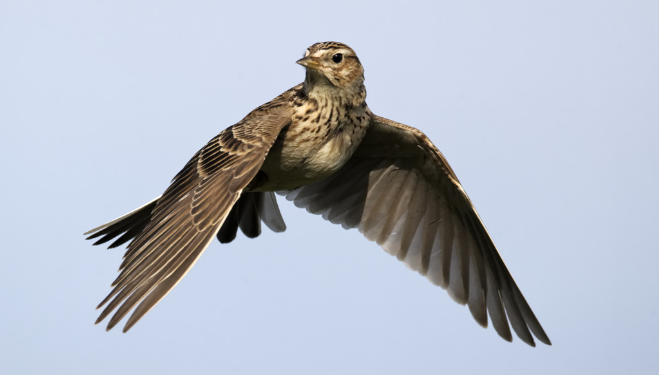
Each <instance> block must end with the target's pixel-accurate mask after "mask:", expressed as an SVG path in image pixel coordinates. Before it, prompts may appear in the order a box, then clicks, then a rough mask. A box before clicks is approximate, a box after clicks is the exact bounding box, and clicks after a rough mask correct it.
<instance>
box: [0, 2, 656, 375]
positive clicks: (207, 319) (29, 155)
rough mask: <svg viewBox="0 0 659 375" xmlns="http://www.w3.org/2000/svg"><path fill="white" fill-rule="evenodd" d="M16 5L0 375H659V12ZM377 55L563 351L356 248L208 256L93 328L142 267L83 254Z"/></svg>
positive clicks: (10, 40)
mask: <svg viewBox="0 0 659 375" xmlns="http://www.w3.org/2000/svg"><path fill="white" fill-rule="evenodd" d="M104 3H105V4H102V3H101V2H88V1H67V2H53V1H11V2H10V1H2V2H0V142H1V144H2V148H1V151H0V170H1V171H2V174H3V176H4V177H3V179H2V181H3V183H2V187H0V191H1V193H2V196H3V209H2V215H0V234H1V238H2V239H1V241H0V248H1V249H2V255H3V260H2V262H1V263H0V301H1V303H2V305H0V373H3V374H44V373H49V374H133V373H158V374H187V373H224V374H263V373H267V374H370V373H373V374H375V373H377V374H405V373H418V374H455V373H458V372H460V373H466V374H470V373H505V374H528V373H537V374H556V373H579V374H583V373H598V374H607V373H635V374H648V373H652V372H653V370H654V371H656V369H657V368H658V367H659V359H658V357H657V348H658V346H657V337H658V336H659V325H658V324H657V321H658V320H659V299H658V297H659V293H658V292H657V290H658V288H659V274H658V273H657V264H658V263H659V255H658V254H659V252H658V251H657V247H658V245H657V244H658V242H659V241H657V233H658V232H659V231H658V229H657V227H658V220H657V212H658V211H659V199H658V198H657V191H659V178H658V173H657V165H658V162H659V150H658V146H657V145H658V143H659V129H658V127H659V68H658V67H659V42H658V41H659V2H656V1H616V2H613V1H544V2H528V1H497V2H491V1H488V2H486V1H479V2H477V1H460V2H454V1H451V2H449V1H434V2H430V1H428V2H415V1H406V2H404V5H400V4H399V3H398V2H385V1H380V2H372V3H360V2H353V1H337V0H333V1H326V2H322V3H321V2H318V3H314V2H310V1H299V2H261V3H248V2H243V3H238V2H231V3H230V4H223V2H219V1H218V2H210V1H206V2H204V1H199V2H173V1H152V2H133V1H114V2H104ZM325 40H336V41H341V42H344V43H346V44H348V45H350V46H351V47H353V48H354V49H355V51H357V53H358V55H359V57H360V59H361V61H362V63H363V64H364V66H365V69H366V86H367V89H368V103H369V106H370V108H371V109H372V110H373V111H374V112H375V113H377V114H379V115H382V116H385V117H389V118H391V119H394V120H396V121H400V122H403V123H406V124H409V125H413V126H415V127H418V128H420V129H421V130H423V131H424V132H425V133H426V134H427V135H428V136H429V137H430V139H432V140H433V141H434V143H435V144H436V145H437V146H438V147H439V148H440V149H441V150H442V151H443V153H444V154H445V156H446V157H447V158H448V160H449V162H450V163H451V165H452V166H453V168H454V170H455V171H456V173H457V175H458V177H459V178H460V180H461V181H462V183H463V185H464V187H465V189H466V191H467V192H468V193H469V195H470V197H471V199H472V201H473V202H474V203H475V205H476V207H477V208H478V210H479V212H480V214H481V217H482V218H483V220H484V222H485V224H486V225H487V227H488V229H489V231H490V233H491V235H492V237H493V238H494V241H495V243H496V244H497V246H498V247H499V249H500V251H501V253H502V255H503V257H504V259H505V261H506V263H507V264H508V266H509V268H510V269H511V271H512V273H513V275H514V277H515V279H516V280H517V282H518V284H519V285H520V287H521V289H522V291H523V292H524V294H525V296H526V297H527V299H528V301H529V303H530V304H531V306H532V308H533V309H534V311H535V312H536V314H537V316H538V318H539V319H540V321H541V323H542V324H543V326H544V327H545V329H546V331H547V333H548V334H549V337H550V338H551V339H552V341H553V343H554V345H553V346H551V347H547V346H544V345H541V344H540V346H539V347H538V348H535V349H532V348H530V347H528V346H526V345H525V344H523V343H522V342H521V341H520V340H519V339H517V338H515V340H514V342H513V343H512V344H510V343H507V342H505V341H503V340H501V339H500V338H499V337H498V336H497V335H496V333H495V332H494V330H493V329H492V328H489V329H487V330H485V329H482V328H480V327H479V326H478V325H477V324H476V323H475V322H474V321H473V319H472V318H471V316H470V314H469V311H468V309H467V308H465V307H463V306H459V305H457V304H455V303H454V302H453V301H452V300H451V299H450V298H449V297H448V296H447V295H446V292H444V291H443V290H441V289H439V288H437V287H435V286H433V285H431V284H430V283H429V282H427V281H426V280H425V279H424V278H422V277H420V276H418V275H417V274H416V273H413V272H411V271H409V270H407V269H406V267H404V266H403V265H402V264H400V263H399V262H398V261H396V260H395V258H392V257H390V256H388V255H387V254H386V253H385V252H384V251H383V250H381V249H380V248H379V247H378V246H377V245H376V244H374V243H371V242H368V241H366V240H364V239H363V238H362V237H361V235H360V234H359V233H358V232H356V231H351V232H349V231H344V230H343V229H341V228H340V227H337V226H333V225H331V224H329V223H327V222H325V221H323V220H322V219H321V218H320V217H315V216H312V215H309V214H307V213H306V212H304V211H302V210H299V209H297V208H295V207H294V206H293V205H292V204H290V203H289V202H285V201H281V200H280V206H281V208H282V211H283V214H284V216H285V220H286V222H287V224H288V230H287V232H286V233H283V234H274V233H271V232H268V231H267V230H266V231H265V233H264V234H263V235H262V236H261V237H260V238H258V239H256V240H247V239H245V238H244V237H240V238H239V239H238V240H237V241H235V242H234V243H232V244H230V245H220V244H219V243H218V242H214V243H212V244H211V246H210V248H209V249H208V251H207V252H206V253H205V254H204V255H203V256H202V257H201V259H200V261H199V262H198V263H197V265H196V266H195V267H194V268H193V270H192V271H191V272H190V273H189V274H188V276H187V277H186V278H185V279H184V281H183V282H182V283H181V284H180V285H179V286H178V287H177V288H176V289H175V290H174V291H173V292H172V293H171V294H170V295H169V296H168V297H167V298H166V299H165V300H163V302H162V303H160V304H159V305H158V306H157V307H156V308H155V309H154V310H153V311H151V312H150V313H149V314H148V315H147V316H146V317H145V318H144V319H143V320H142V321H141V322H140V323H139V324H138V325H136V326H135V327H134V328H133V329H132V330H131V331H130V332H129V333H128V334H123V333H121V331H120V330H119V329H117V330H113V331H111V332H109V333H107V332H105V330H104V326H94V325H93V322H94V320H95V319H96V316H97V311H95V310H94V307H95V306H96V304H97V303H98V302H100V300H101V299H102V298H103V297H105V295H106V294H107V293H108V292H109V291H110V287H109V285H110V282H111V281H112V280H113V279H114V277H115V276H116V269H117V267H118V265H119V263H120V258H121V256H122V255H123V250H122V249H114V250H111V251H108V250H105V249H104V248H101V247H92V246H91V243H90V242H89V241H84V239H83V236H82V233H83V232H84V231H86V230H88V229H90V228H92V227H94V226H96V225H99V224H102V223H104V222H106V221H108V220H111V219H113V218H115V217H117V216H120V215H122V214H124V213H126V212H128V211H130V210H132V209H134V208H136V207H138V206H140V205H142V204H143V203H145V202H147V201H149V200H151V199H152V198H154V197H156V196H157V195H159V194H161V192H162V191H163V190H164V189H165V188H166V186H167V184H168V182H169V181H170V179H171V178H172V177H173V176H174V174H175V173H176V172H177V171H178V170H179V169H180V168H181V167H182V166H183V165H184V164H185V162H186V161H187V160H188V159H189V158H190V157H191V156H192V155H193V154H194V153H195V152H196V151H197V150H198V149H199V148H200V147H201V146H203V145H204V144H205V143H206V142H207V141H208V140H209V139H210V138H211V137H213V136H214V135H216V134H217V133H219V132H220V131H221V130H222V129H224V128H225V127H227V126H229V125H231V124H233V123H235V122H237V121H238V120H240V119H241V118H242V117H243V116H244V115H245V114H247V113H248V112H249V111H250V110H251V109H253V108H255V107H257V106H258V105H260V104H262V103H263V102H265V101H268V100H270V99H272V98H273V97H275V96H276V95H278V94H279V93H281V92H283V91H284V90H286V89H288V88H289V87H291V86H293V85H295V84H297V83H299V82H301V81H302V79H303V77H304V72H303V68H302V67H300V66H298V65H296V64H295V60H297V59H298V58H300V57H301V56H302V54H303V53H304V50H305V49H306V48H307V47H308V46H309V45H311V44H312V43H314V42H318V41H325Z"/></svg>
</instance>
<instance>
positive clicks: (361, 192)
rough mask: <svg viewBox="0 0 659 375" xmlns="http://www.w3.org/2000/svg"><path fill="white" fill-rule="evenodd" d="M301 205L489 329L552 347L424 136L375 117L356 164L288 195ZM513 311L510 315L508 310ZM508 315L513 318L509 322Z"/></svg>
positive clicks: (355, 157)
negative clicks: (355, 232) (390, 258)
mask: <svg viewBox="0 0 659 375" xmlns="http://www.w3.org/2000/svg"><path fill="white" fill-rule="evenodd" d="M286 198H287V199H289V200H292V201H294V203H295V205H296V206H298V207H304V208H306V209H307V210H308V211H309V212H311V213H314V214H321V215H322V216H323V218H325V219H326V220H329V221H330V222H332V223H335V224H341V225H342V226H343V227H344V228H346V229H348V228H358V229H359V231H360V232H361V233H363V234H364V236H365V237H366V238H367V239H369V240H371V241H376V242H377V243H378V244H379V245H380V246H382V247H383V248H384V249H385V250H386V251H387V252H388V253H389V254H391V255H395V256H396V257H397V258H398V259H399V260H401V261H403V262H404V263H405V264H406V265H407V266H408V267H409V268H411V269H412V270H415V271H418V272H419V273H420V274H421V275H424V276H426V277H427V278H428V279H429V280H430V281H431V282H433V283H434V284H436V285H439V286H441V287H442V288H444V289H447V290H448V293H449V295H450V296H451V297H452V298H453V299H454V300H455V301H456V302H458V303H460V304H463V305H464V304H467V305H468V306H469V310H470V311H471V313H472V315H473V317H474V319H475V320H476V321H477V322H478V323H479V324H481V325H482V326H484V327H487V311H489V314H490V317H491V319H492V325H493V326H494V328H495V330H496V331H497V333H498V334H499V335H500V336H501V337H503V338H504V339H506V340H507V341H511V340H512V335H511V333H510V328H509V326H508V320H510V323H511V324H512V326H513V329H514V330H515V332H516V333H517V335H518V336H519V337H520V338H521V339H522V340H523V341H524V342H526V343H527V344H529V345H531V346H535V343H534V341H533V337H532V336H531V333H530V332H529V329H530V331H531V332H533V334H534V335H535V336H536V337H537V338H538V339H539V340H540V341H542V342H543V343H545V344H547V345H551V342H550V341H549V338H548V337H547V335H546V334H545V332H544V330H543V329H542V326H541V325H540V323H539V322H538V320H537V319H536V317H535V315H534V314H533V312H532V311H531V308H530V307H529V305H528V303H527V302H526V300H525V299H524V297H523V296H522V293H521V292H520V290H519V288H518V287H517V285H516V284H515V281H514V280H513V278H512V276H511V275H510V272H509V271H508V269H507V268H506V265H505V264H504V262H503V260H502V259H501V256H500V255H499V252H498V251H497V249H496V247H495V246H494V243H493V242H492V239H491V238H490V236H489V234H488V233H487V230H486V229H485V226H484V225H483V223H482V222H481V220H480V218H479V216H478V213H477V212H476V209H475V208H474V206H473V205H472V203H471V201H470V200H469V197H467V194H466V193H465V191H464V190H463V189H462V186H461V185H460V182H459V181H458V179H457V177H456V176H455V173H454V172H453V170H452V169H451V167H450V166H449V164H448V163H447V161H446V159H445V158H444V156H443V155H442V154H441V153H440V152H439V150H438V149H437V148H436V147H435V146H434V145H433V144H432V143H431V142H430V140H428V138H427V137H426V136H425V135H424V134H423V133H422V132H421V131H419V130H417V129H415V128H412V127H409V126H407V125H403V124H399V123H396V122H394V121H391V120H388V119H385V118H382V117H379V116H373V120H372V121H371V124H370V127H369V130H368V132H367V134H366V136H365V138H364V140H363V141H362V143H361V144H360V146H359V148H358V149H357V150H356V152H355V154H354V155H353V157H352V158H351V159H350V161H349V162H348V163H347V164H346V165H345V166H344V167H343V168H342V169H341V170H340V171H338V172H337V173H336V174H334V175H333V176H331V177H329V178H327V179H326V180H323V181H320V182H317V183H314V184H311V185H307V186H303V187H300V188H298V189H295V190H293V191H291V192H287V195H286ZM504 309H505V310H504ZM506 314H507V316H508V317H507V318H506Z"/></svg>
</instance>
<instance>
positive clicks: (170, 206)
mask: <svg viewBox="0 0 659 375" xmlns="http://www.w3.org/2000/svg"><path fill="white" fill-rule="evenodd" d="M282 96H283V95H282ZM281 98H282V97H278V98H276V99H275V100H274V101H272V102H270V103H269V104H268V105H265V106H262V107H259V108H257V109H256V110H255V111H254V112H252V113H251V114H250V115H248V116H247V117H245V119H243V120H242V121H241V122H239V123H237V124H236V125H233V126H232V127H230V128H228V129H226V130H224V131H223V132H222V133H220V134H219V135H218V136H216V137H215V138H213V139H212V140H211V141H210V142H208V144H207V145H206V146H204V147H203V148H202V149H201V150H200V151H199V152H197V153H196V154H195V155H194V156H193V157H192V159H190V161H189V162H188V163H187V164H186V165H185V167H184V168H183V170H181V171H180V172H179V173H178V174H177V175H176V177H174V179H173V181H172V183H171V185H170V186H169V188H168V189H167V190H166V191H165V193H164V194H163V195H162V197H160V198H159V199H158V200H157V202H156V201H154V202H151V203H149V204H148V205H147V206H149V205H150V206H153V207H150V206H149V207H147V208H149V209H152V212H151V218H150V220H149V221H148V222H147V223H136V225H135V226H138V225H137V224H139V226H141V227H142V228H143V229H141V232H140V233H139V234H138V235H137V236H136V237H135V238H134V239H133V240H132V241H131V242H130V243H129V245H128V250H127V251H126V254H125V255H124V260H123V263H122V264H121V267H120V270H121V273H120V274H119V277H117V279H116V280H115V281H114V283H113V284H112V286H113V287H114V289H113V290H112V292H110V294H109V295H108V296H107V297H106V298H105V299H104V300H103V301H102V302H101V304H100V305H99V306H98V307H99V308H100V307H102V306H103V305H105V304H106V303H107V306H106V307H105V309H104V310H103V312H102V313H101V315H100V316H99V318H98V320H97V321H96V323H99V322H100V321H102V320H103V319H104V318H105V317H106V316H108V315H109V314H110V313H112V311H114V310H115V309H116V308H117V307H118V310H117V311H116V312H115V313H114V315H113V316H112V319H110V322H109V323H108V327H107V329H108V330H109V329H111V328H112V327H114V326H115V325H116V324H117V323H118V322H119V321H120V320H121V319H122V318H123V317H124V316H125V315H126V314H127V313H128V312H129V311H130V310H131V309H133V307H135V306H137V308H136V309H135V311H134V312H133V314H132V315H131V317H130V318H129V319H128V322H127V323H126V326H125V327H124V332H126V331H127V330H128V329H130V327H132V326H133V325H134V324H135V323H136V322H137V321H138V320H139V319H140V318H141V317H142V316H144V314H146V313H147V312H148V311H149V310H150V309H151V308H153V306H155V305H156V304H157V303H158V302H159V301H160V300H161V299H162V298H163V297H164V296H165V295H167V293H169V291H170V290H171V289H172V288H173V287H174V286H176V284H177V283H178V282H179V281H180V280H181V278H183V276H185V274H186V273H187V272H188V271H189V270H190V267H192V266H193V265H194V263H195V262H196V261H197V259H198V258H199V256H200V255H201V253H203V252H204V250H205V249H206V247H208V244H209V243H210V242H211V240H212V239H213V237H214V236H215V235H216V234H217V232H218V230H219V229H220V226H221V225H222V223H223V222H224V220H225V219H226V217H227V215H228V214H229V212H230V211H231V208H232V207H233V205H234V203H235V202H236V201H237V200H238V198H239V197H240V194H241V192H242V190H243V188H245V186H247V184H248V183H249V182H250V181H251V180H252V178H253V177H254V176H255V175H256V173H257V172H258V170H259V169H260V168H261V165H262V164H263V161H264V160H265V157H266V155H267V154H268V151H269V150H270V147H271V146H272V144H273V143H274V141H275V139H276V138H277V136H278V135H279V133H280V131H281V129H282V128H284V127H285V126H286V125H288V124H289V123H290V119H291V113H290V107H289V105H288V102H287V101H286V100H282V99H281ZM278 99H279V100H278ZM138 210H139V209H138ZM129 215H130V214H129ZM138 216H140V215H138ZM141 216H148V215H141ZM141 216H140V217H141ZM118 220H120V221H121V218H120V219H118ZM112 223H113V222H111V223H109V224H112ZM129 224H130V223H129ZM107 225H108V224H106V225H105V226H101V227H99V228H96V230H93V231H92V232H94V231H102V230H103V229H104V228H106V227H107ZM108 302H109V303H108ZM138 304H139V305H138Z"/></svg>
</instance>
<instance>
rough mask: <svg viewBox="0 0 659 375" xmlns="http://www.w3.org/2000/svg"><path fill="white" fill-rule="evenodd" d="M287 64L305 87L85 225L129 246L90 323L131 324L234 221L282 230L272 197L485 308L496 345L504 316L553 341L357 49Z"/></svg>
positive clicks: (431, 152) (466, 203) (441, 166)
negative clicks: (392, 112) (378, 101)
mask: <svg viewBox="0 0 659 375" xmlns="http://www.w3.org/2000/svg"><path fill="white" fill-rule="evenodd" d="M296 62H297V64H300V65H302V66H303V67H304V68H305V78H304V82H303V83H301V84H298V85H296V86H294V87H293V88H291V89H289V90H287V91H285V92H284V93H282V94H281V95H279V96H277V97H276V98H274V99H273V100H271V101H269V102H267V103H265V104H263V105H261V106H259V107H257V108H256V109H254V110H253V111H251V112H250V113H249V114H248V115H247V116H245V118H243V119H242V120H240V121H239V122H238V123H236V124H234V125H232V126H230V127H228V128H226V129H225V130H223V131H222V132H221V133H220V134H218V135H217V136H216V137H214V138H213V139H211V140H210V141H209V142H208V143H207V144H206V145H205V146H204V147H202V148H201V150H199V151H198V152H197V153H196V154H195V155H194V156H193V157H192V158H191V159H190V160H189V161H188V162H187V163H186V164H185V166H184V167H183V169H182V170H181V171H180V172H179V173H178V174H177V175H176V176H175V177H174V178H173V180H172V182H171V184H170V185H169V187H167V189H166V190H165V191H164V193H163V194H162V195H161V196H160V197H158V198H156V199H154V200H153V201H151V202H149V203H147V204H145V205H144V206H142V207H139V208H137V209H136V210H134V211H132V212H129V213H128V214H126V215H124V216H121V217H119V218H118V219H115V220H113V221H110V222H109V223H107V224H104V225H101V226H99V227H97V228H94V229H92V230H90V231H88V232H86V233H85V235H88V238H87V239H96V238H98V240H97V241H96V242H95V243H94V245H98V244H103V243H106V242H108V241H110V240H114V241H113V242H112V243H111V244H110V245H109V248H114V247H118V246H121V245H123V244H125V243H126V242H128V245H127V246H126V252H125V255H124V258H123V262H122V263H121V266H120V269H119V270H120V273H119V276H118V277H117V278H116V280H115V281H114V282H113V283H112V287H113V289H112V290H111V292H110V293H109V294H108V295H107V297H106V298H105V299H104V300H103V301H102V302H101V303H100V304H99V306H98V307H97V309H100V308H103V307H104V309H103V310H102V312H101V314H100V315H99V317H98V320H97V321H96V323H97V324H98V323H99V322H101V321H102V320H104V319H105V318H106V317H108V316H109V315H110V314H112V313H113V312H114V314H113V315H112V317H111V319H110V321H109V323H108V325H107V330H110V329H112V328H113V327H114V326H115V325H117V324H118V323H119V322H120V321H121V320H122V319H123V318H124V317H125V316H126V315H127V314H128V313H129V312H130V311H131V310H133V313H132V315H131V316H130V317H129V318H128V320H127V322H126V324H125V326H124V328H123V332H126V331H128V330H129V329H130V328H131V327H132V326H133V325H134V324H135V323H137V322H138V321H139V320H140V319H141V318H142V317H143V316H144V315H145V314H146V313H147V312H149V311H150V310H151V309H152V308H153V307H154V306H155V305H156V304H157V303H158V302H159V301H160V300H161V299H162V298H163V297H165V295H167V293H169V292H170V291H171V290H172V288H174V287H175V286H176V285H177V284H178V283H179V282H180V281H181V279H182V278H183V277H184V276H185V275H186V274H187V273H188V271H189V270H190V269H191V267H192V266H193V265H194V264H195V262H196V261H197V260H198V259H199V256H200V255H201V254H202V253H203V252H204V251H205V249H206V248H207V247H208V246H209V244H210V243H211V242H212V240H213V239H214V238H217V239H218V240H219V241H220V242H221V243H229V242H231V241H232V240H234V239H235V238H236V236H237V233H238V229H240V231H241V232H242V233H243V234H244V235H245V236H247V237H248V238H255V237H258V236H259V235H260V233H261V223H263V224H265V226H267V227H268V228H269V229H270V230H272V231H274V232H282V231H284V230H285V229H286V224H285V223H284V220H283V218H282V215H281V212H280V210H279V206H278V203H277V199H276V195H275V194H277V195H282V196H284V197H285V198H286V199H287V200H289V201H292V202H293V203H294V204H295V206H297V207H300V208H305V209H306V210H307V211H308V212H310V213H312V214H316V215H321V216H322V217H323V218H324V219H325V220H327V221H329V222H331V223H333V224H340V225H341V226H343V228H346V229H351V228H357V229H358V230H359V231H360V232H361V233H362V234H363V235H364V237H366V239H368V240H370V241H375V242H376V243H377V244H378V245H380V246H381V247H382V248H383V249H384V250H385V251H386V252H387V253H389V254H391V255H393V256H395V257H396V258H397V259H398V260H400V261H402V262H403V263H404V264H405V265H406V266H407V267H408V268H410V269H412V270H414V271H417V272H418V273H419V274H421V275H423V276H425V277H426V278H427V279H428V280H430V281H431V282H432V283H433V284H436V285H438V286H440V287H442V288H444V289H446V290H447V291H448V294H449V295H450V297H451V298H452V299H453V300H455V301H456V302H457V303H459V304H462V305H465V304H466V305H467V306H468V307H469V311H470V312H471V314H472V316H473V318H474V319H475V320H476V322H477V323H479V324H480V325H481V326H483V327H487V326H488V313H489V317H490V320H491V322H492V325H493V326H494V329H495V331H496V332H497V333H498V334H499V336H501V337H502V338H503V339H505V340H506V341H512V334H511V330H510V326H512V328H513V331H514V332H515V333H516V334H517V336H518V337H519V338H520V339H521V340H522V341H523V342H525V343H527V344H528V345H531V346H535V341H534V338H533V336H535V338H537V339H538V340H539V341H540V342H542V343H544V344H547V345H551V341H550V340H549V337H548V336H547V334H546V333H545V331H544V329H543V328H542V326H541V325H540V323H539V321H538V319H537V318H536V316H535V315H534V313H533V311H532V310H531V308H530V306H529V304H528V303H527V301H526V299H525V298H524V296H523V295H522V293H521V291H520V289H519V288H518V286H517V284H516V283H515V281H514V280H513V277H512V276H511V274H510V272H509V271H508V269H507V267H506V265H505V263H504V261H503V260H502V258H501V255H500V254H499V252H498V250H497V248H496V247H495V245H494V242H493V241H492V239H491V237H490V235H489V234H488V231H487V230H486V228H485V226H484V224H483V222H482V221H481V219H480V217H479V215H478V213H477V212H476V209H475V208H474V205H473V204H472V202H471V200H470V199H469V197H468V196H467V193H466V192H465V190H464V189H463V187H462V185H461V184H460V181H459V180H458V178H457V176H456V175H455V173H454V171H453V169H452V168H451V167H450V166H449V164H448V162H447V161H446V158H445V157H444V155H443V154H442V153H441V152H440V151H439V150H438V149H437V147H435V145H434V144H433V143H432V142H431V141H430V140H429V139H428V138H427V137H426V135H425V134H424V133H422V132H421V131H420V130H418V129H416V128H414V127H411V126H407V125H404V124H401V123H398V122H395V121H392V120H389V119H386V118H384V117H380V116H377V115H375V114H373V112H371V110H370V109H369V107H368V105H367V104H366V89H365V86H364V68H363V66H362V64H361V62H360V60H359V58H358V57H357V54H356V53H355V51H354V50H353V49H352V48H350V47H348V46H347V45H345V44H343V43H339V42H321V43H315V44H313V45H311V46H310V47H309V48H307V50H306V51H305V53H304V57H302V58H301V59H299V60H297V61H296ZM117 237H118V238H117ZM129 241H130V242H129ZM115 310H116V311H115ZM509 323H510V325H509Z"/></svg>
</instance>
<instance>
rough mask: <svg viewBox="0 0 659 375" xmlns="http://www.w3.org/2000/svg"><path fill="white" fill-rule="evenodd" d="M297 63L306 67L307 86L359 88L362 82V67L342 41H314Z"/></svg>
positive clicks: (350, 49)
mask: <svg viewBox="0 0 659 375" xmlns="http://www.w3.org/2000/svg"><path fill="white" fill-rule="evenodd" d="M297 63H298V64H300V65H302V66H304V67H305V68H306V69H307V77H306V80H305V84H306V85H307V86H312V87H313V86H317V85H321V86H330V87H335V88H339V89H350V88H354V89H359V88H361V87H362V86H363V84H364V68H363V67H362V64H361V63H360V62H359V58H358V57H357V54H356V53H355V51H353V50H352V48H350V47H348V46H346V45H345V44H343V43H338V42H322V43H316V44H314V45H312V46H311V47H309V48H307V50H306V52H305V53H304V57H303V58H301V59H299V60H298V61H297Z"/></svg>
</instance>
